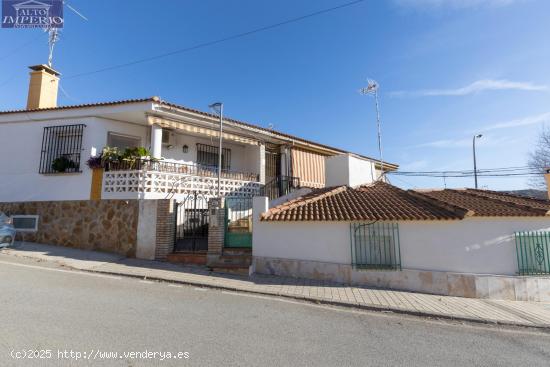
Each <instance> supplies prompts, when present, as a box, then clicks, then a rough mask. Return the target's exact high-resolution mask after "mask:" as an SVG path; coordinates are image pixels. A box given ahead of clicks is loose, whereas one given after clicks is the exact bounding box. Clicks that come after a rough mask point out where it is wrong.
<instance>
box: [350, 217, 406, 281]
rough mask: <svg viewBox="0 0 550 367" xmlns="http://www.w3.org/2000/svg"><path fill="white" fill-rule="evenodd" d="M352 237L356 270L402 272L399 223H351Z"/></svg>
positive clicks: (352, 254) (353, 261)
mask: <svg viewBox="0 0 550 367" xmlns="http://www.w3.org/2000/svg"><path fill="white" fill-rule="evenodd" d="M350 237H351V261H352V266H353V268H354V269H381V270H401V249H400V245H399V226H398V224H397V223H385V222H375V223H367V224H365V223H351V225H350Z"/></svg>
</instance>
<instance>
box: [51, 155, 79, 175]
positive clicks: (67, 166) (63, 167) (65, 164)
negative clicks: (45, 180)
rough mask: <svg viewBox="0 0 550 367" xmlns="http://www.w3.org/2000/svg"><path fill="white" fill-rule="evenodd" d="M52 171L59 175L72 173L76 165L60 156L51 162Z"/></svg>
mask: <svg viewBox="0 0 550 367" xmlns="http://www.w3.org/2000/svg"><path fill="white" fill-rule="evenodd" d="M52 169H53V170H54V171H56V172H60V173H62V172H67V171H72V172H74V170H75V169H76V163H75V162H74V161H72V160H71V159H69V158H67V157H65V156H61V157H57V158H56V159H54V160H53V162H52Z"/></svg>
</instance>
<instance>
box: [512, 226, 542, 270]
mask: <svg viewBox="0 0 550 367" xmlns="http://www.w3.org/2000/svg"><path fill="white" fill-rule="evenodd" d="M515 236H516V255H517V258H518V268H519V274H520V275H548V274H550V250H549V247H550V232H543V231H533V232H515Z"/></svg>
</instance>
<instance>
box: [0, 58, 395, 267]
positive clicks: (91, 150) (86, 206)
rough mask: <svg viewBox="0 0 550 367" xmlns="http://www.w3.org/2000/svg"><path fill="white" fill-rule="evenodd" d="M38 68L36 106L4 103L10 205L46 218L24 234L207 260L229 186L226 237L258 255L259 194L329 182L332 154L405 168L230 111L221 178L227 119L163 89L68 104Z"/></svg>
mask: <svg viewBox="0 0 550 367" xmlns="http://www.w3.org/2000/svg"><path fill="white" fill-rule="evenodd" d="M30 69H31V73H30V83H29V93H28V99H27V106H26V108H24V109H13V110H10V111H0V154H1V155H2V157H3V159H2V160H0V177H2V180H0V207H1V208H2V209H3V210H4V211H7V212H9V213H10V214H12V215H25V216H26V217H27V218H29V216H30V218H35V219H34V221H33V222H32V223H30V224H29V226H30V227H32V228H34V231H35V233H28V232H25V233H26V234H23V233H22V232H21V233H20V236H21V237H24V238H25V240H29V241H36V242H39V241H45V242H47V243H54V244H61V245H64V246H81V247H84V248H91V249H102V250H106V251H115V252H118V253H122V254H125V255H128V256H138V257H144V258H156V259H166V258H168V257H169V256H168V255H169V254H170V253H172V252H174V251H177V252H179V251H186V252H187V251H192V252H200V256H201V259H200V261H202V262H204V259H205V253H206V251H207V250H208V252H209V253H212V252H213V251H214V250H212V249H211V248H210V247H209V245H208V241H209V238H211V236H209V221H210V217H211V215H209V213H208V209H207V208H208V202H209V200H211V199H212V198H214V197H217V196H218V186H219V194H220V196H221V197H225V198H230V200H227V202H226V206H225V207H226V210H227V216H226V217H227V220H228V221H229V223H227V225H226V223H225V222H220V223H219V226H221V228H222V230H225V232H226V234H227V241H225V242H224V244H225V246H227V247H231V248H235V247H245V248H246V250H247V251H248V253H249V252H250V246H251V240H250V238H251V233H250V231H251V228H250V220H249V214H250V210H251V207H252V201H251V198H252V197H253V196H255V195H260V194H261V195H265V196H267V197H269V198H270V200H272V205H276V204H278V203H281V202H284V201H285V200H287V199H288V198H289V197H292V195H296V193H295V190H297V189H298V188H300V190H304V189H306V188H315V187H317V188H320V187H324V186H325V185H326V182H325V160H327V159H329V158H331V157H335V156H339V155H342V154H344V155H346V156H348V157H355V159H357V160H359V161H361V162H362V165H363V168H364V170H365V172H366V173H367V177H366V178H367V179H368V180H370V181H374V180H376V179H377V178H378V177H380V176H381V170H382V168H383V169H384V171H390V170H395V169H397V166H396V165H395V164H391V163H387V162H385V163H384V164H383V166H382V164H380V162H379V161H377V160H375V159H372V158H369V157H364V156H360V155H356V154H353V153H349V152H346V151H344V150H341V149H338V148H334V147H330V146H326V145H323V144H318V143H315V142H312V141H309V140H306V139H303V138H300V137H296V136H292V135H288V134H285V133H281V132H277V131H275V130H273V129H270V128H265V127H261V126H258V125H252V124H249V123H245V122H241V121H237V120H233V119H230V118H225V117H224V118H223V133H222V148H223V149H222V157H221V158H222V159H221V169H222V170H221V178H220V180H219V183H218V152H219V138H220V118H219V116H217V115H215V114H211V113H207V112H202V111H198V110H195V109H191V108H188V107H184V106H180V105H176V104H174V103H170V102H167V101H164V100H162V99H160V98H159V97H151V98H143V99H129V100H120V101H112V102H98V103H89V104H80V105H70V106H58V105H57V89H58V84H59V78H60V74H59V73H58V72H57V71H56V70H54V69H52V68H51V67H49V66H46V65H35V66H31V67H30ZM135 147H143V148H145V149H146V150H148V151H149V153H148V154H149V155H148V156H147V154H146V155H145V156H141V155H142V154H141V153H140V154H139V156H137V157H136V156H132V158H131V159H129V158H128V157H127V159H120V158H119V157H118V155H117V157H116V158H114V159H113V158H112V157H111V158H110V159H109V160H106V159H105V158H106V156H103V157H102V158H101V159H98V158H97V157H98V156H99V155H100V154H102V153H105V154H107V151H105V152H104V149H105V148H109V149H108V151H111V152H112V150H113V148H117V149H118V150H119V152H123V151H125V150H126V149H127V148H135ZM140 152H142V153H144V152H145V150H143V149H140ZM337 159H340V158H337ZM363 179H365V177H363ZM218 184H219V185H218ZM289 195H290V196H289ZM117 200H118V202H117ZM121 200H123V201H124V203H122V204H121V203H120V202H119V201H121ZM163 200H168V201H170V204H169V205H168V204H166V202H164V201H163ZM60 203H61V204H60ZM174 203H175V204H174ZM220 209H221V208H220ZM68 212H69V213H70V214H67V213H68ZM174 217H176V223H175V224H174V223H172V221H173V218H174ZM94 218H101V220H96V219H94ZM121 218H122V219H123V220H121ZM113 222H114V223H116V226H117V228H116V229H117V231H119V230H120V231H119V232H116V231H114V229H113V226H112V225H111V223H113ZM122 226H127V227H128V228H126V230H125V231H122V229H121V228H120V227H122ZM174 226H175V228H174ZM30 231H31V232H32V230H30ZM108 233H110V234H111V235H110V236H109V237H106V234H108ZM117 233H118V234H117ZM221 241H223V236H222V240H221ZM216 251H217V253H218V255H220V254H222V253H223V251H222V250H220V249H217V250H216ZM220 256H221V255H220Z"/></svg>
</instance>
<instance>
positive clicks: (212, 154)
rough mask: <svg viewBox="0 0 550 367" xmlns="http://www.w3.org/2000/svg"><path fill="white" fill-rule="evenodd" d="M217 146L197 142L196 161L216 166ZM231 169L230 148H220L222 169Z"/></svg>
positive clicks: (200, 163)
mask: <svg viewBox="0 0 550 367" xmlns="http://www.w3.org/2000/svg"><path fill="white" fill-rule="evenodd" d="M218 151H219V149H218V147H215V146H212V145H206V144H200V143H199V144H197V163H198V164H199V165H203V166H207V167H218ZM230 169H231V149H227V148H223V149H222V170H224V171H228V170H230Z"/></svg>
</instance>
